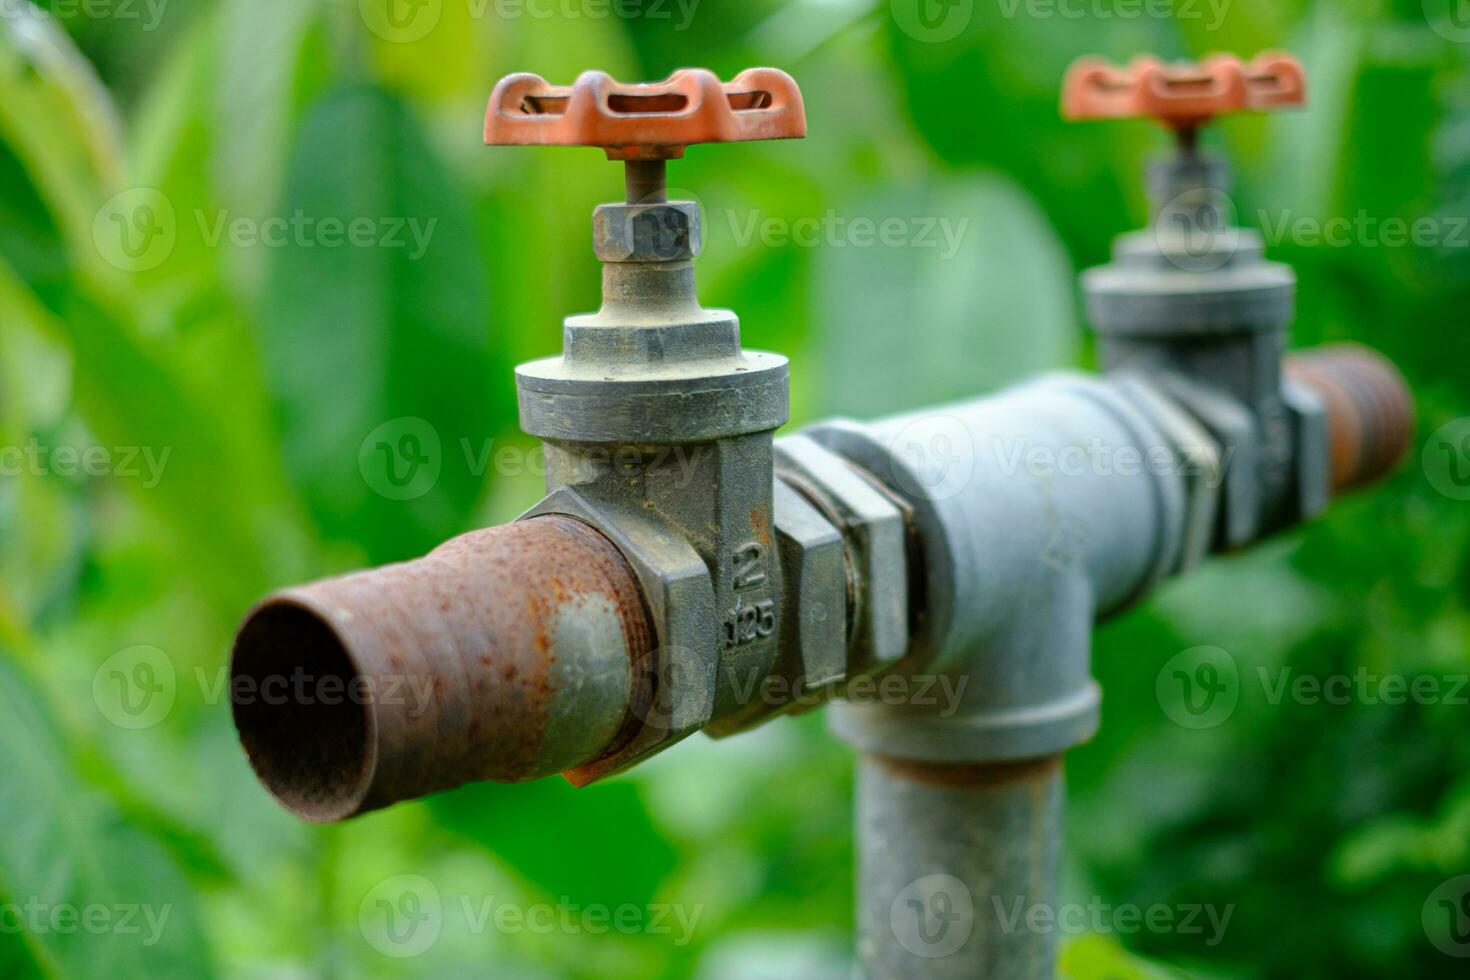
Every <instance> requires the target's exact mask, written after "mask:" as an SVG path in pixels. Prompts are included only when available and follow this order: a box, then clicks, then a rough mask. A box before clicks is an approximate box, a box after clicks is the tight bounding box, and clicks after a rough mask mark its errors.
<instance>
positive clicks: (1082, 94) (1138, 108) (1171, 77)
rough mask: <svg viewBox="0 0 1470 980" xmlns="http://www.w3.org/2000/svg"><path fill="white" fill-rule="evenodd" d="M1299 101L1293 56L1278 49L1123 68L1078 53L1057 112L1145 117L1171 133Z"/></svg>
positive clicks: (1148, 58)
mask: <svg viewBox="0 0 1470 980" xmlns="http://www.w3.org/2000/svg"><path fill="white" fill-rule="evenodd" d="M1305 102H1306V78H1305V75H1304V73H1303V72H1302V66H1301V64H1300V63H1299V62H1298V61H1297V60H1296V58H1295V57H1293V56H1292V55H1289V54H1284V53H1281V52H1268V53H1266V54H1261V55H1258V56H1257V57H1256V58H1254V59H1253V60H1251V61H1249V62H1242V61H1241V60H1240V59H1239V58H1237V57H1235V56H1234V55H1228V54H1216V55H1210V56H1209V57H1207V58H1206V59H1205V60H1204V61H1202V62H1199V63H1192V62H1173V63H1166V62H1164V61H1161V60H1160V59H1158V58H1156V57H1154V56H1152V55H1144V56H1141V57H1139V58H1135V59H1134V60H1133V61H1132V62H1131V63H1130V64H1129V65H1128V66H1127V67H1126V68H1120V67H1118V66H1115V65H1112V64H1109V63H1108V62H1106V61H1104V60H1102V59H1100V58H1093V57H1088V58H1081V59H1079V60H1078V61H1076V62H1074V63H1073V64H1072V67H1071V68H1070V69H1068V70H1067V78H1066V81H1065V83H1064V84H1063V86H1062V115H1063V116H1065V117H1066V118H1067V119H1072V120H1085V119H1138V118H1152V119H1157V120H1159V121H1160V122H1162V123H1163V124H1164V125H1165V126H1168V127H1169V128H1170V129H1173V130H1175V131H1176V132H1179V133H1186V132H1189V131H1192V130H1195V129H1198V128H1199V127H1200V126H1202V125H1204V124H1205V123H1207V122H1209V121H1210V120H1212V119H1214V118H1215V117H1216V116H1224V115H1229V114H1230V113H1235V112H1265V111H1268V110H1271V109H1279V108H1284V107H1287V106H1299V105H1303V104H1304V103H1305Z"/></svg>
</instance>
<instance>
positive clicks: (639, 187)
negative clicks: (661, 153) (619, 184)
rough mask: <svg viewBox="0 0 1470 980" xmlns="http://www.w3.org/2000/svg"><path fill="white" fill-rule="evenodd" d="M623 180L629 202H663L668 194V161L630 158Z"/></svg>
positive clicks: (667, 197)
mask: <svg viewBox="0 0 1470 980" xmlns="http://www.w3.org/2000/svg"><path fill="white" fill-rule="evenodd" d="M625 163H626V169H625V170H624V174H623V182H624V185H625V188H626V191H627V197H628V203H629V204H662V203H664V202H665V201H667V200H668V199H669V195H668V161H666V160H628V161H625Z"/></svg>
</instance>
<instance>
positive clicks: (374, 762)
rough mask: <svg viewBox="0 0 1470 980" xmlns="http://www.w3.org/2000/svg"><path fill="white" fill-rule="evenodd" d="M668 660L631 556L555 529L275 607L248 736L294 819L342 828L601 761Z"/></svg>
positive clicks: (253, 627) (577, 525) (516, 533)
mask: <svg viewBox="0 0 1470 980" xmlns="http://www.w3.org/2000/svg"><path fill="white" fill-rule="evenodd" d="M653 645H654V641H653V630H652V627H651V625H650V622H649V618H648V613H647V611H646V609H645V606H644V602H643V596H642V593H641V591H640V589H639V586H638V581H637V578H636V577H635V576H634V573H633V571H632V569H631V568H630V567H629V566H628V564H627V563H626V561H624V559H623V557H622V555H621V554H620V553H619V552H618V550H617V549H616V548H615V547H614V546H613V545H612V544H611V543H610V542H609V541H608V540H607V539H606V538H604V537H603V536H602V535H601V534H599V533H597V532H596V531H594V530H593V529H592V528H590V527H588V526H587V525H585V524H583V523H581V522H579V521H576V520H573V519H571V518H566V517H540V518H535V519H532V520H528V521H523V522H521V523H518V524H510V525H507V526H504V527H496V528H490V529H488V530H482V531H476V532H474V533H471V534H467V535H464V536H463V537H459V538H456V539H454V540H452V541H450V542H448V543H446V544H445V545H443V546H442V547H440V548H438V549H437V550H435V551H434V552H432V553H431V554H429V555H428V556H426V557H424V558H421V559H418V560H417V561H411V562H406V563H403V564H398V565H389V566H386V567H383V568H378V569H373V570H371V571H366V572H359V573H357V574H354V575H346V576H343V577H341V578H333V579H327V580H325V581H321V582H316V583H313V584H311V585H305V586H301V587H299V588H293V589H287V590H285V591H282V592H278V593H276V594H275V595H272V596H270V597H269V598H267V599H266V600H265V601H263V602H262V603H261V604H260V605H258V606H257V607H256V608H255V609H254V610H253V611H252V612H251V613H250V615H249V616H248V617H247V618H246V620H245V623H244V625H243V626H242V628H241V630H240V633H239V636H238V638H237V640H236V642H235V650H234V657H233V661H232V665H231V696H232V701H233V707H234V716H235V724H236V726H237V728H238V729H239V733H240V738H241V741H242V742H243V744H244V746H245V751H246V754H247V755H248V757H249V759H250V764H251V766H252V767H253V768H254V769H255V772H256V774H257V775H258V776H259V777H260V780H261V781H262V782H263V783H264V784H265V786H266V788H267V789H268V790H269V791H270V792H271V793H272V794H273V795H274V796H275V797H276V798H277V799H278V800H279V801H280V802H281V803H282V804H283V805H285V806H286V807H287V808H289V809H291V810H292V811H294V812H296V813H297V814H299V815H301V816H303V817H305V818H307V819H309V820H314V821H318V822H327V821H333V820H340V819H344V818H346V817H350V816H353V815H356V814H358V813H362V812H365V811H368V810H373V809H377V808H379V807H384V806H388V805H390V804H392V803H395V802H397V801H399V800H405V799H411V798H414V797H419V796H424V795H426V794H428V793H433V792H437V791H440V790H445V789H450V788H452V787H455V786H458V785H461V784H463V783H466V782H470V781H473V780H494V781H499V782H515V781H520V780H526V779H536V778H539V777H542V776H547V775H552V774H554V773H558V772H563V771H565V770H567V769H570V768H572V767H574V766H578V765H582V764H585V763H587V762H591V761H593V760H595V759H597V758H600V757H601V756H603V755H604V754H606V753H607V752H608V751H610V750H611V749H613V748H615V747H616V746H617V745H618V744H619V743H620V741H621V739H622V738H623V737H626V736H627V735H630V734H631V733H632V731H633V730H634V728H635V727H636V724H637V718H638V717H639V716H640V715H641V713H642V712H641V711H640V708H643V707H646V704H647V701H648V699H649V697H650V696H651V679H650V678H649V677H648V676H647V671H646V670H644V669H643V668H644V664H645V662H646V658H647V657H648V655H649V652H650V650H651V649H652V647H653Z"/></svg>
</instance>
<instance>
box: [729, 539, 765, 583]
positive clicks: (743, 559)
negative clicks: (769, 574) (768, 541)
mask: <svg viewBox="0 0 1470 980" xmlns="http://www.w3.org/2000/svg"><path fill="white" fill-rule="evenodd" d="M765 557H766V549H765V548H762V547H761V546H760V545H759V544H757V543H756V542H754V541H752V542H750V543H749V544H743V545H741V546H740V547H739V548H737V549H735V582H734V587H735V591H736V592H743V591H745V590H746V589H753V588H755V587H756V586H758V585H760V584H761V583H763V582H764V581H765V580H766V572H765V569H764V568H762V567H761V562H762V561H763V560H764V559H765Z"/></svg>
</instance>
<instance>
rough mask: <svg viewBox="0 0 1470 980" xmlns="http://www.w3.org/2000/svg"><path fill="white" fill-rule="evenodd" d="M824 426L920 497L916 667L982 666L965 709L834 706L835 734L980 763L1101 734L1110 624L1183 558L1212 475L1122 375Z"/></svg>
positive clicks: (837, 447) (916, 506)
mask: <svg viewBox="0 0 1470 980" xmlns="http://www.w3.org/2000/svg"><path fill="white" fill-rule="evenodd" d="M810 435H811V437H812V438H813V439H814V440H816V441H818V442H820V443H822V444H823V445H825V446H827V447H828V448H829V449H831V450H832V451H834V452H835V453H837V454H838V455H841V456H843V457H846V458H848V459H850V460H852V461H853V462H855V463H856V464H857V465H858V466H860V467H861V468H863V469H864V470H866V471H867V472H868V473H871V474H873V475H874V476H875V477H877V478H878V479H879V480H881V481H882V482H883V483H885V484H887V485H888V486H890V487H892V488H894V490H895V491H896V492H898V493H899V494H900V495H901V496H902V497H903V499H904V500H905V502H906V503H907V504H908V505H909V506H910V507H911V508H912V510H913V515H914V516H913V519H914V523H915V526H916V527H917V530H918V533H919V537H920V539H921V541H922V543H923V547H922V554H923V562H924V568H923V574H922V576H920V578H921V579H922V580H923V586H922V594H923V597H924V599H923V616H922V618H921V620H920V623H919V628H918V629H917V630H916V632H915V633H914V635H913V637H912V640H911V644H910V647H909V649H908V651H907V653H906V656H905V667H906V668H907V669H909V670H911V671H923V672H926V673H927V672H945V673H948V674H950V675H951V676H952V677H955V678H960V677H963V678H966V679H967V686H966V687H965V689H964V691H965V693H964V697H963V698H962V699H961V700H960V703H959V704H958V705H938V704H930V705H920V704H913V703H897V704H888V703H871V704H861V705H852V704H837V705H834V706H833V708H832V710H831V712H830V714H829V718H830V720H831V723H832V726H833V729H834V730H835V731H836V732H837V734H838V735H839V736H840V737H842V738H843V739H844V740H846V741H848V742H850V743H851V744H853V745H854V746H855V747H857V748H858V749H859V750H861V751H863V752H874V753H879V754H883V755H888V756H892V757H898V758H909V759H928V760H949V761H965V762H981V761H996V760H1006V759H1024V758H1035V757H1038V756H1045V755H1051V754H1055V753H1057V752H1061V751H1064V750H1065V749H1067V748H1070V747H1071V746H1073V745H1076V744H1078V743H1079V742H1081V741H1083V740H1085V739H1086V738H1087V737H1088V736H1090V735H1091V733H1092V732H1093V731H1094V730H1095V728H1096V726H1097V719H1098V694H1097V687H1096V685H1095V683H1094V682H1093V680H1092V673H1091V635H1092V625H1093V623H1094V621H1095V620H1096V619H1097V617H1098V616H1099V615H1102V614H1106V613H1108V612H1112V611H1115V610H1117V609H1119V608H1121V607H1122V606H1124V605H1125V604H1127V603H1129V602H1131V601H1133V600H1134V599H1136V598H1137V597H1138V596H1140V595H1141V594H1142V593H1143V592H1145V591H1146V590H1147V589H1148V588H1149V587H1150V586H1151V585H1153V584H1154V583H1156V582H1158V581H1160V580H1161V579H1163V578H1164V577H1165V576H1167V575H1168V574H1170V573H1171V572H1172V571H1173V570H1175V569H1177V568H1179V567H1180V566H1181V564H1182V563H1183V562H1184V557H1185V555H1186V542H1187V541H1189V540H1190V539H1191V533H1190V531H1189V522H1190V519H1191V515H1192V514H1194V513H1196V510H1195V505H1194V504H1193V503H1192V501H1191V499H1190V493H1191V492H1192V490H1193V489H1194V488H1195V486H1196V484H1195V483H1192V482H1191V481H1190V480H1189V479H1186V475H1185V473H1184V472H1182V471H1181V467H1180V466H1179V465H1177V462H1176V461H1177V458H1178V456H1177V451H1176V448H1175V444H1174V443H1173V442H1172V441H1171V440H1170V438H1168V437H1167V436H1165V434H1164V432H1163V430H1162V429H1161V427H1160V425H1159V424H1158V423H1157V422H1155V421H1154V420H1153V419H1151V418H1150V417H1149V416H1148V415H1147V414H1146V413H1145V412H1144V411H1143V410H1141V409H1140V408H1139V406H1138V405H1137V404H1135V403H1134V402H1133V401H1131V400H1130V399H1129V398H1127V397H1125V396H1124V394H1123V391H1122V389H1121V388H1120V387H1119V386H1118V385H1116V384H1113V383H1110V382H1107V381H1098V380H1095V379H1091V378H1086V377H1083V376H1078V375H1053V376H1049V377H1046V378H1043V379H1040V380H1038V381H1035V382H1032V383H1030V384H1026V385H1022V386H1020V387H1017V388H1014V389H1011V390H1009V391H1006V392H1002V393H1000V394H998V395H995V396H992V397H990V398H984V399H980V400H977V401H974V402H968V403H965V404H960V405H954V406H946V407H943V408H939V409H935V410H933V411H931V412H928V413H923V414H918V415H910V416H901V417H898V418H894V419H886V420H883V421H880V422H875V423H871V424H867V425H860V424H857V423H852V422H838V423H827V424H823V425H819V426H817V427H815V428H814V429H812V430H810ZM940 474H945V475H944V476H943V477H942V478H940V479H936V477H937V476H939V475H940Z"/></svg>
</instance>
